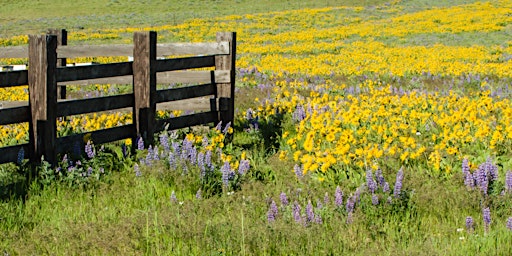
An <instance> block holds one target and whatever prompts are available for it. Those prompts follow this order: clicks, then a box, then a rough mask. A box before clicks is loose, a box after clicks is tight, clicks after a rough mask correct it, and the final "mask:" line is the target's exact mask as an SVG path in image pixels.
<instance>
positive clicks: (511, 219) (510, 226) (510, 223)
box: [507, 217, 512, 231]
mask: <svg viewBox="0 0 512 256" xmlns="http://www.w3.org/2000/svg"><path fill="white" fill-rule="evenodd" d="M507 229H508V230H510V231H512V217H508V219H507Z"/></svg>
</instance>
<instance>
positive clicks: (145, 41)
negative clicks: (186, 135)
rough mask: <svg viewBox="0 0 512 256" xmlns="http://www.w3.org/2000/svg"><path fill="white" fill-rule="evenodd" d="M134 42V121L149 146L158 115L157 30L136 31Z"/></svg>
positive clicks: (134, 143)
mask: <svg viewBox="0 0 512 256" xmlns="http://www.w3.org/2000/svg"><path fill="white" fill-rule="evenodd" d="M133 43H134V47H133V65H132V67H133V93H134V97H135V105H134V109H133V122H134V124H135V127H136V129H137V135H138V136H140V137H142V139H144V142H145V144H146V146H147V145H149V144H152V143H153V132H154V127H155V115H156V64H157V62H156V32H154V31H149V32H147V31H146V32H135V34H134V35H133ZM136 144H137V143H136V140H133V145H134V146H136Z"/></svg>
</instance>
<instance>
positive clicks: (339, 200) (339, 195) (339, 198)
mask: <svg viewBox="0 0 512 256" xmlns="http://www.w3.org/2000/svg"><path fill="white" fill-rule="evenodd" d="M334 204H335V205H336V206H337V207H340V206H341V205H342V204H343V191H341V188H340V187H339V186H337V187H336V191H335V192H334Z"/></svg>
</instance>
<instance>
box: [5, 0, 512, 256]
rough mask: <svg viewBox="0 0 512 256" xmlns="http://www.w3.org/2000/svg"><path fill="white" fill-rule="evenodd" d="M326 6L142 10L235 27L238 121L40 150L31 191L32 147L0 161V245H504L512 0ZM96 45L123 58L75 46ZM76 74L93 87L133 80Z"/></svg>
mask: <svg viewBox="0 0 512 256" xmlns="http://www.w3.org/2000/svg"><path fill="white" fill-rule="evenodd" d="M325 6H327V7H322V8H303V9H298V10H286V11H275V12H266V13H252V14H240V15H229V16H216V17H212V18H201V19H197V18H196V19H191V20H188V21H185V22H183V23H179V24H172V25H161V26H147V27H144V28H143V29H144V30H154V31H157V32H158V35H159V38H158V40H159V42H176V41H178V42H189V41H193V42H203V41H213V40H215V32H217V31H236V32H237V38H238V46H237V55H238V56H237V63H236V66H237V91H236V97H237V98H236V105H237V109H236V113H237V114H236V120H235V122H234V123H233V124H231V126H229V128H228V129H224V130H223V129H221V126H217V127H213V126H212V127H203V128H194V129H183V130H180V131H166V132H164V133H162V134H159V135H158V137H157V138H156V139H155V141H157V142H158V143H157V144H156V145H151V146H150V147H149V148H148V147H145V146H144V144H143V143H142V142H141V141H136V142H131V141H129V140H128V141H121V142H119V143H114V144H112V145H106V146H100V145H96V146H94V144H93V143H94V142H92V144H89V145H88V146H87V147H86V148H84V149H77V150H76V151H75V152H70V153H69V154H67V155H65V156H61V159H62V160H61V161H60V162H59V164H58V166H57V167H56V168H50V167H49V166H47V165H43V166H41V167H39V168H38V171H39V173H40V175H39V176H38V177H37V178H36V181H35V182H33V183H31V184H28V185H24V186H25V190H24V191H25V192H23V191H22V192H15V190H16V189H15V186H14V185H12V184H17V183H16V182H17V179H20V180H23V172H24V168H27V165H28V163H26V160H25V161H20V162H19V163H17V164H9V165H4V166H1V167H0V168H1V170H2V177H3V178H4V179H5V182H4V183H5V185H4V186H3V188H4V189H5V190H6V191H7V192H5V193H3V194H2V195H3V196H4V197H5V199H4V201H3V202H2V204H1V208H0V213H1V215H0V223H1V228H2V231H3V234H1V235H0V238H1V239H0V241H1V242H0V248H5V250H6V252H8V253H12V254H41V253H42V254H55V253H57V254H66V252H71V253H73V254H79V253H84V252H87V253H86V254H119V253H122V254H164V255H169V254H171V255H182V254H197V255H205V254H206V255H217V254H219V255H220V254H228V255H240V254H255V255H260V254H270V255H281V254H283V255H290V254H292V255H295V254H297V255H299V254H300V255H303V254H307V255H323V254H329V255H339V254H368V253H372V254H384V255H387V254H403V255H411V254H414V255H416V254H417V255H422V254H441V255H467V254H469V255H474V254H496V255H507V254H509V253H510V252H511V251H512V246H511V245H510V242H509V241H510V239H511V237H512V231H511V230H512V218H511V217H512V208H511V207H510V205H509V203H510V200H511V193H512V171H511V170H512V160H511V156H512V152H511V148H512V143H511V141H512V140H511V139H512V104H511V92H512V88H511V86H512V37H511V35H512V1H509V0H503V1H486V2H475V1H456V2H454V3H452V4H447V3H445V2H444V1H438V2H435V3H432V5H431V6H428V5H426V4H424V3H422V2H421V1H412V2H405V1H389V2H378V1H375V3H367V4H366V5H364V6H358V5H357V4H356V5H350V6H348V5H343V3H339V4H326V5H325ZM140 29H141V27H114V28H108V29H103V28H102V29H93V30H87V29H86V30H71V31H70V33H69V44H82V43H94V44H96V43H106V42H112V43H131V40H132V39H131V35H132V33H133V32H134V31H138V30H140ZM26 43H27V37H26V36H24V35H17V36H12V37H7V38H0V45H2V46H11V45H24V44H26ZM25 61H26V60H22V59H3V60H0V62H1V63H3V64H16V63H23V62H25ZM90 61H97V62H115V61H124V59H122V58H116V59H114V58H106V57H105V58H96V59H89V58H88V59H85V58H83V59H73V60H68V62H70V63H72V62H90ZM160 86H168V85H160ZM0 90H1V92H0V101H8V100H10V101H26V100H27V99H28V94H27V89H26V87H17V88H11V89H0ZM69 90H70V95H72V96H73V97H95V96H103V95H112V94H117V93H123V92H126V91H129V90H130V89H127V87H126V88H125V87H122V86H114V85H96V86H88V87H70V89H69ZM180 114H182V113H181V112H177V111H174V112H163V111H162V112H160V113H159V115H161V116H168V115H180ZM131 122H132V118H131V115H128V114H125V113H99V114H96V115H84V116H73V117H69V118H66V119H62V120H59V121H58V127H59V128H58V129H59V135H60V136H62V135H67V134H72V133H77V132H87V131H93V130H98V129H102V128H109V127H114V126H117V125H121V124H125V123H131ZM27 139H28V126H27V125H23V124H20V125H10V126H2V127H1V132H0V146H6V145H15V144H19V143H22V142H26V141H27ZM132 143H138V145H137V148H138V149H137V150H135V151H133V152H130V151H129V150H126V149H127V148H128V147H129V146H130V145H131V144H132ZM13 176H16V177H18V176H19V178H12V177H13ZM21 183H22V182H21ZM17 195H21V196H17Z"/></svg>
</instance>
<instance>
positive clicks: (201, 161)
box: [197, 152, 206, 179]
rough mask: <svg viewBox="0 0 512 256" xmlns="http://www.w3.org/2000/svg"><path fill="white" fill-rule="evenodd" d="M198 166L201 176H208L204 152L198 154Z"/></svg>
mask: <svg viewBox="0 0 512 256" xmlns="http://www.w3.org/2000/svg"><path fill="white" fill-rule="evenodd" d="M197 166H198V167H199V171H200V173H199V175H200V177H201V179H202V178H204V176H205V175H206V165H205V164H204V153H203V152H199V153H198V154H197Z"/></svg>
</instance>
